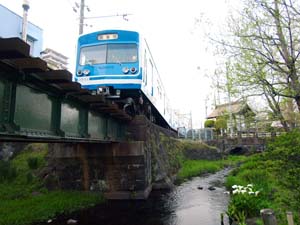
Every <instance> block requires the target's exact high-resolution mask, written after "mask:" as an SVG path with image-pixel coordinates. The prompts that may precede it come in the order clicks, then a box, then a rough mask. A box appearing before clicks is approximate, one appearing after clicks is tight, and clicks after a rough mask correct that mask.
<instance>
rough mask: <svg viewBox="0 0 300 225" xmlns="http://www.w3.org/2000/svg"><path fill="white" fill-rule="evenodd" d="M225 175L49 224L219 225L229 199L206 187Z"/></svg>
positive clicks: (219, 188) (218, 188)
mask: <svg viewBox="0 0 300 225" xmlns="http://www.w3.org/2000/svg"><path fill="white" fill-rule="evenodd" d="M228 172H229V170H228V169H226V170H223V171H220V172H218V173H216V174H213V175H209V176H206V177H196V178H194V179H192V180H191V181H188V182H185V183H184V184H182V185H181V186H178V187H176V188H175V189H174V190H172V191H170V192H167V193H161V192H155V191H153V192H152V193H151V195H150V198H149V199H148V200H146V201H109V202H107V203H106V204H104V205H100V206H97V207H94V208H92V209H88V210H83V211H81V212H78V213H76V214H74V215H70V216H69V217H67V218H60V219H58V220H56V221H54V222H52V223H51V224H52V225H62V224H66V220H67V219H69V218H72V219H76V220H78V223H77V224H78V225H99V224H103V225H202V224H203V225H220V214H221V213H222V212H225V211H226V208H227V204H228V196H227V195H226V194H224V191H225V188H224V187H223V186H214V187H215V190H212V191H211V190H209V189H208V188H209V187H210V186H211V185H216V184H220V183H221V184H222V182H223V180H224V176H225V175H226V174H227V173H228ZM200 187H201V188H203V189H202V190H200V189H201V188H200ZM225 224H226V223H225Z"/></svg>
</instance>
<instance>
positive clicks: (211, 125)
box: [204, 120, 215, 128]
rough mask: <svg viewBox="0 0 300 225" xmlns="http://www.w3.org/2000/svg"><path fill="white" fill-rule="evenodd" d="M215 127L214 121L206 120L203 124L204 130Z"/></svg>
mask: <svg viewBox="0 0 300 225" xmlns="http://www.w3.org/2000/svg"><path fill="white" fill-rule="evenodd" d="M214 126H215V121H214V120H206V121H205V123H204V127H205V128H213V127H214Z"/></svg>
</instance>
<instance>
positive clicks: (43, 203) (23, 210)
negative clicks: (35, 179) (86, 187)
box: [0, 191, 104, 225]
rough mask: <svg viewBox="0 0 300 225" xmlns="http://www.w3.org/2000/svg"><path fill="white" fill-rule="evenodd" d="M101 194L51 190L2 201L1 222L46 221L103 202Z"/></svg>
mask: <svg viewBox="0 0 300 225" xmlns="http://www.w3.org/2000/svg"><path fill="white" fill-rule="evenodd" d="M103 200H104V199H103V196H101V195H100V194H90V193H83V192H63V191H56V192H49V193H45V194H40V195H37V196H32V197H31V198H26V199H24V198H22V199H16V200H4V201H1V202H0V212H1V217H0V224H9V225H22V224H32V223H33V222H39V221H46V220H48V219H52V218H54V217H55V216H57V215H60V214H63V213H70V212H72V211H76V210H79V209H82V208H84V207H92V206H93V205H95V204H96V203H99V202H102V201H103Z"/></svg>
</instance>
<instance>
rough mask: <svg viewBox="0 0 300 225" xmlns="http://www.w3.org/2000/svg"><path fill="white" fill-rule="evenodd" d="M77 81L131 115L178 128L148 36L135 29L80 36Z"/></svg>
mask: <svg viewBox="0 0 300 225" xmlns="http://www.w3.org/2000/svg"><path fill="white" fill-rule="evenodd" d="M77 49H78V50H77V62H76V64H77V66H76V76H75V80H76V81H78V82H79V83H81V85H82V87H83V88H86V89H89V90H91V91H92V93H93V94H95V95H96V94H97V95H104V96H105V98H106V99H111V101H113V102H114V103H116V104H118V105H119V106H120V107H122V108H123V109H124V110H125V111H126V112H127V113H129V114H131V115H136V114H145V115H146V116H147V117H148V118H149V119H150V120H151V121H152V122H155V123H157V124H158V125H160V126H163V127H167V128H173V129H176V126H174V117H173V116H172V112H171V108H170V105H169V103H168V99H167V96H166V93H165V90H164V87H163V84H162V81H161V79H160V76H159V73H158V70H157V68H156V65H155V63H154V59H153V57H152V54H151V51H150V48H149V46H148V44H147V42H146V40H145V39H143V38H141V36H140V34H139V33H138V32H135V31H126V30H105V31H99V32H94V33H90V34H85V35H82V36H80V37H79V40H78V46H77Z"/></svg>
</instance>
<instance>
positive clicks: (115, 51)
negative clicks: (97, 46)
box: [107, 44, 137, 63]
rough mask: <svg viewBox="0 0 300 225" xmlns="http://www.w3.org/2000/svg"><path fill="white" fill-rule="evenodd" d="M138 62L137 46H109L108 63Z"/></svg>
mask: <svg viewBox="0 0 300 225" xmlns="http://www.w3.org/2000/svg"><path fill="white" fill-rule="evenodd" d="M136 61H137V45H136V44H109V45H108V46H107V63H133V62H136Z"/></svg>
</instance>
